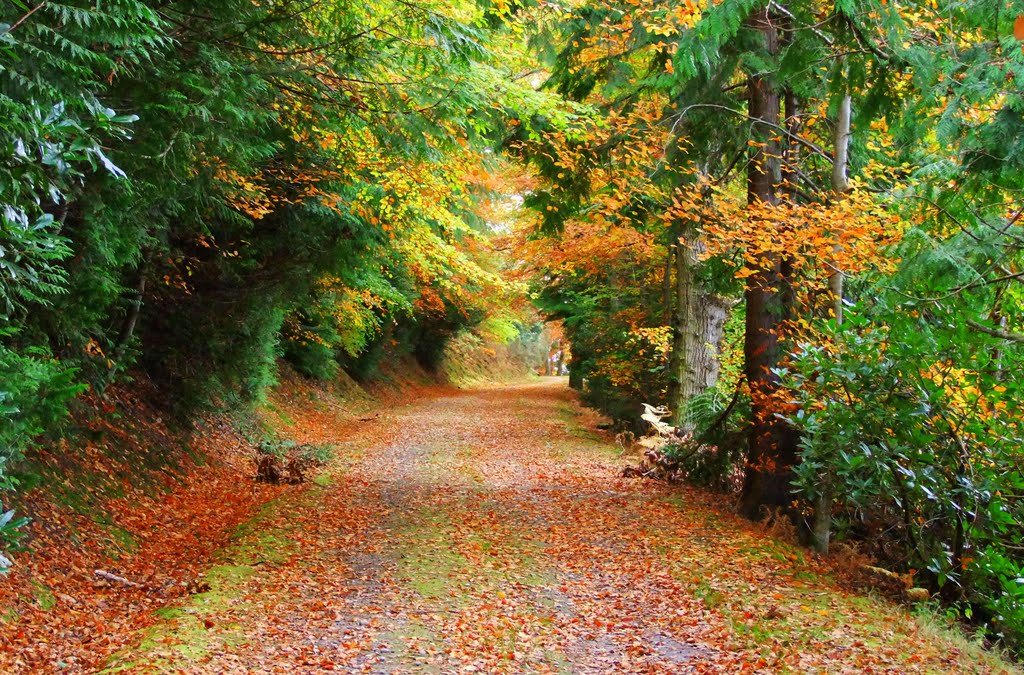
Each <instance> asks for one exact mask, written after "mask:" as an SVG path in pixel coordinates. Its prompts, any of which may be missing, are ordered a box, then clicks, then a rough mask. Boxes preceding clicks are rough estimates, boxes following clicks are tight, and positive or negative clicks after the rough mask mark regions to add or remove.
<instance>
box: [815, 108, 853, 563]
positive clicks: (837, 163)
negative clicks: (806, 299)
mask: <svg viewBox="0 0 1024 675" xmlns="http://www.w3.org/2000/svg"><path fill="white" fill-rule="evenodd" d="M852 109H853V105H852V99H851V97H850V94H849V93H846V94H844V95H843V98H842V100H841V101H840V103H839V116H838V118H837V119H836V128H835V137H834V139H833V146H834V149H835V154H834V157H833V162H832V191H833V192H835V194H836V199H842V198H843V195H844V194H846V193H847V192H849V190H850V181H849V178H848V177H847V173H848V171H849V164H850V119H851V117H852ZM841 250H842V249H841V246H840V245H839V244H838V243H836V244H835V246H833V252H834V253H835V254H838V253H839V252H840V251H841ZM831 264H832V273H831V274H830V275H829V278H828V288H829V292H830V295H831V296H832V314H833V318H834V319H835V325H836V330H837V331H838V330H839V328H840V327H842V325H843V276H844V275H843V270H842V268H841V267H840V265H839V262H838V261H837V260H835V259H833V260H832V263H831ZM834 481H835V476H833V475H832V470H831V468H830V467H829V466H827V465H826V466H824V467H823V468H822V470H821V475H820V476H819V477H818V494H817V499H815V504H814V522H813V524H812V525H811V540H812V543H813V545H814V549H815V550H816V551H818V553H821V554H822V555H827V554H828V547H829V542H830V540H831V539H832V496H833V492H834V490H835V487H834V485H833V483H834Z"/></svg>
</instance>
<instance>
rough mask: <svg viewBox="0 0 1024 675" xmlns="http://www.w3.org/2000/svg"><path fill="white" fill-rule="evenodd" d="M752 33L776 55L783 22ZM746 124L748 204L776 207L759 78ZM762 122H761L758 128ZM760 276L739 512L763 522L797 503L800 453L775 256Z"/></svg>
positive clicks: (773, 106)
mask: <svg viewBox="0 0 1024 675" xmlns="http://www.w3.org/2000/svg"><path fill="white" fill-rule="evenodd" d="M748 25H750V26H751V27H752V28H754V29H756V30H757V31H759V32H760V33H761V36H762V39H763V40H764V42H763V44H764V48H765V51H766V52H767V53H768V54H776V53H777V52H778V47H779V28H778V22H775V21H773V20H772V17H771V15H770V14H769V11H768V8H767V7H766V8H763V9H759V10H757V11H756V12H755V13H754V14H753V15H752V16H751V17H750V19H749V20H748ZM747 90H748V94H749V103H748V105H749V116H750V118H751V120H752V121H753V135H754V140H755V141H757V144H756V145H755V146H752V148H751V152H752V157H751V160H750V163H749V165H748V170H747V199H748V202H750V203H751V204H757V203H766V204H777V203H778V198H777V194H776V189H777V186H778V185H779V184H780V182H781V166H780V162H779V158H780V156H781V150H780V148H779V146H778V142H777V140H776V139H777V138H778V134H779V132H778V126H779V105H780V101H779V92H778V90H777V89H776V88H775V86H774V85H773V83H772V82H771V81H770V80H769V79H768V78H766V77H764V76H762V75H754V76H751V77H750V79H749V81H748V84H747ZM758 122H761V123H760V124H758ZM755 267H756V268H757V272H756V273H755V274H753V275H752V276H750V277H748V283H747V288H746V290H745V292H744V297H745V299H746V303H747V307H746V327H745V330H744V344H743V356H744V374H745V375H746V379H747V383H748V386H749V387H750V396H751V413H752V414H751V417H752V419H751V429H750V436H749V453H748V457H747V472H746V476H745V478H744V484H743V494H742V496H741V498H740V511H741V512H742V513H743V514H744V515H745V516H747V517H748V518H758V517H759V516H761V515H762V507H768V508H773V507H787V506H788V505H789V503H790V501H791V496H792V487H791V480H792V466H793V464H794V463H795V462H796V458H797V452H796V450H797V447H796V435H795V433H794V431H793V430H792V429H791V428H790V427H789V426H788V425H787V424H786V423H785V422H783V421H782V420H780V419H779V418H778V417H776V416H775V413H776V412H777V411H776V407H775V401H774V400H773V396H774V394H775V392H776V391H777V390H778V377H777V376H776V375H775V374H774V373H773V372H772V369H773V368H775V367H776V366H777V365H778V361H779V351H780V345H779V332H780V330H781V328H782V322H783V320H784V319H785V318H786V317H785V314H786V307H785V305H786V303H784V302H783V299H782V289H783V285H784V283H785V282H786V280H785V279H783V275H782V263H781V261H780V260H779V257H778V256H777V255H774V254H760V255H759V256H758V258H757V260H756V262H755Z"/></svg>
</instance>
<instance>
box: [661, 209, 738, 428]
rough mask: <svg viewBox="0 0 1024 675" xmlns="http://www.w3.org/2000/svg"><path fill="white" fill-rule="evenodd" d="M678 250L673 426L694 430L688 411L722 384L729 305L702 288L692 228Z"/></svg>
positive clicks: (672, 366) (671, 390) (671, 395)
mask: <svg viewBox="0 0 1024 675" xmlns="http://www.w3.org/2000/svg"><path fill="white" fill-rule="evenodd" d="M675 248H676V255H675V268H676V278H675V282H676V283H675V303H674V304H675V307H674V312H673V313H672V319H673V320H672V356H671V362H670V364H669V367H670V373H671V378H670V384H669V408H670V409H671V410H672V411H673V412H672V424H673V425H674V426H677V427H681V428H683V429H685V430H687V431H692V430H693V428H692V424H691V423H690V421H689V420H688V419H687V416H686V408H687V405H688V404H689V402H690V400H691V399H693V397H694V396H697V395H698V394H700V393H702V392H703V391H704V390H706V389H707V388H708V387H712V386H714V384H715V382H717V381H718V365H719V364H718V347H719V344H720V343H721V341H722V330H723V329H724V327H725V320H726V318H727V317H728V312H729V304H728V302H727V301H725V300H724V299H722V298H718V297H716V296H713V295H712V294H710V293H708V292H706V291H704V289H702V288H701V287H700V282H699V281H698V280H697V275H696V269H697V265H698V264H699V260H698V253H699V243H698V242H697V235H696V233H694V231H693V230H692V229H691V228H688V229H687V230H685V232H684V236H683V237H682V238H681V239H680V241H679V242H678V244H677V245H676V247H675Z"/></svg>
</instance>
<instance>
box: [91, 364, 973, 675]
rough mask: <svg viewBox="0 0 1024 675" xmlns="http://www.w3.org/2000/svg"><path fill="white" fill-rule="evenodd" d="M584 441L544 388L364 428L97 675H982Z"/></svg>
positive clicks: (951, 649)
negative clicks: (634, 475)
mask: <svg viewBox="0 0 1024 675" xmlns="http://www.w3.org/2000/svg"><path fill="white" fill-rule="evenodd" d="M593 423H594V418H593V416H592V415H591V414H590V413H588V412H586V411H584V410H583V409H581V408H580V407H579V406H578V404H577V403H576V402H575V399H574V397H573V395H572V394H571V393H570V392H569V390H568V389H566V388H565V386H564V381H559V380H554V379H544V380H541V381H540V382H536V383H529V384H523V385H515V386H504V387H494V388H484V389H476V390H470V391H465V392H458V393H453V394H450V395H444V396H441V397H437V398H429V399H422V400H419V401H416V402H414V403H411V404H407V405H404V406H401V407H398V408H396V409H393V410H390V411H388V412H386V413H384V414H382V415H381V416H379V417H377V418H375V419H373V420H369V421H367V422H366V423H365V424H364V425H363V426H362V427H361V428H360V430H359V431H357V432H356V433H355V434H354V435H348V436H347V437H345V438H335V439H333V441H334V442H335V443H336V444H337V445H338V446H339V447H338V451H337V454H336V458H335V460H334V461H333V462H332V463H331V464H330V466H329V467H328V468H327V470H326V471H325V472H324V473H323V474H321V475H320V476H319V477H318V478H317V479H316V480H315V481H314V482H313V483H311V484H309V485H308V486H307V487H305V488H303V489H298V490H294V491H290V492H288V493H285V494H284V495H283V496H282V497H280V498H278V499H277V500H275V501H274V502H272V503H271V504H270V505H268V507H267V508H266V509H264V511H263V513H262V514H261V515H260V516H258V517H257V518H256V519H254V520H253V521H252V522H250V523H249V524H248V525H247V526H246V527H245V528H244V531H242V532H240V533H239V535H238V538H237V540H236V543H235V545H233V546H232V547H231V548H229V549H227V550H225V551H223V552H222V554H221V556H220V557H219V563H220V564H218V565H217V566H215V567H213V568H211V569H210V570H209V571H208V574H207V577H206V582H207V583H208V584H209V589H208V590H207V591H206V592H201V593H198V594H196V595H193V596H191V597H190V598H189V599H188V600H187V601H186V602H185V603H184V604H182V605H180V606H178V607H176V608H172V609H165V610H161V615H162V616H161V620H160V621H159V622H158V623H157V624H156V625H155V626H152V627H150V628H149V629H148V630H147V631H146V633H145V634H144V635H143V636H141V637H140V639H139V641H138V642H137V645H136V646H135V647H133V648H132V649H130V650H127V651H124V652H121V653H120V654H118V655H117V656H116V657H115V658H114V659H113V660H112V661H111V662H110V668H109V670H108V672H188V673H256V672H260V673H277V672H280V673H320V672H329V671H335V672H348V673H358V672H367V673H464V672H481V673H549V672H551V673H613V672H619V673H682V672H725V673H735V672H787V671H792V672H800V673H809V672H851V673H853V672H856V673H863V672H937V671H945V672H949V671H953V672H971V671H979V672H988V670H986V668H988V667H987V666H983V665H981V664H971V663H968V662H966V660H965V659H966V653H965V652H963V651H962V650H960V649H958V648H957V647H956V646H955V645H954V644H951V643H950V642H949V641H948V640H947V639H946V638H944V637H941V636H939V635H938V634H937V633H936V631H935V630H933V629H931V628H927V627H921V626H920V625H918V623H917V622H916V621H915V620H914V619H913V618H911V617H910V616H909V615H907V614H906V613H905V611H904V610H902V609H900V608H897V607H895V606H892V605H889V604H888V603H884V602H881V601H877V600H870V599H867V598H863V597H858V596H855V595H849V594H846V593H844V592H842V591H841V590H839V589H837V588H836V587H835V586H834V584H832V583H831V582H830V581H829V580H828V579H827V576H826V575H825V573H824V572H823V570H822V569H820V568H818V567H817V566H816V565H815V564H814V563H813V561H811V560H810V559H809V558H808V556H807V554H806V553H804V552H803V551H801V550H799V549H797V548H794V547H791V546H789V545H786V544H784V543H781V542H778V541H775V540H773V539H771V538H770V537H767V536H766V535H765V534H764V533H762V532H760V531H758V530H757V529H756V528H754V527H751V526H749V525H747V524H745V523H743V522H741V521H739V520H737V519H736V518H734V517H733V516H731V515H729V514H728V513H727V512H725V511H723V510H719V509H716V508H715V507H714V506H713V504H712V503H711V500H712V499H713V498H712V497H709V496H707V495H704V494H703V493H700V492H697V491H692V490H686V489H680V488H675V487H669V486H665V485H662V484H659V483H656V482H653V481H645V480H641V479H623V478H620V477H619V474H618V469H619V468H620V467H621V465H622V463H623V460H622V459H621V458H619V457H618V448H617V447H616V446H615V445H614V444H613V443H611V442H610V440H609V439H608V438H605V437H603V436H602V435H599V434H597V433H596V432H594V431H592V429H591V426H592V424H593ZM319 440H321V441H323V440H330V439H319Z"/></svg>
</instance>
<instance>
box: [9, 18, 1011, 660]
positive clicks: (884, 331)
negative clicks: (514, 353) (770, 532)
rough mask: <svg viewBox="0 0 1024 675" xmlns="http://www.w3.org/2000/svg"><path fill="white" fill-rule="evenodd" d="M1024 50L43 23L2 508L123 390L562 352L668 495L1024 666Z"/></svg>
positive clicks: (949, 37) (653, 28) (975, 44)
mask: <svg viewBox="0 0 1024 675" xmlns="http://www.w3.org/2000/svg"><path fill="white" fill-rule="evenodd" d="M1017 14H1018V12H1016V11H1013V10H1012V8H1011V7H1009V6H1007V5H1006V4H1005V3H1002V2H1000V1H999V0H932V1H930V2H922V3H915V2H891V1H890V2H886V1H884V0H881V1H876V0H841V1H839V2H835V3H821V2H804V1H800V0H794V1H791V2H775V1H772V2H763V1H760V0H719V1H718V2H713V3H706V2H693V1H692V0H685V1H680V2H660V1H654V0H623V1H622V2H618V1H616V0H570V1H569V2H565V3H553V2H546V1H544V0H536V1H535V0H523V1H519V0H511V1H507V0H493V1H492V0H479V1H478V2H474V1H473V0H465V1H454V2H440V1H433V0H430V1H427V2H418V1H415V0H414V1H405V0H373V1H371V2H348V1H347V0H260V1H256V2H253V1H251V0H245V1H243V0H215V1H213V2H210V1H205V2H199V1H194V0H166V1H162V2H148V1H145V0H102V1H99V0H65V1H63V2H50V1H39V0H11V1H9V2H7V3H5V4H4V6H3V8H2V9H0V152H2V156H0V201H2V204H3V213H2V219H3V220H2V223H3V224H2V230H0V479H2V480H3V487H4V488H5V489H7V490H17V488H18V470H19V466H20V465H21V463H22V462H23V460H24V457H25V453H26V452H30V450H31V448H32V447H34V446H36V445H39V444H45V443H48V442H52V441H53V440H54V439H56V438H59V437H60V436H61V434H66V433H73V429H72V428H71V427H69V426H67V420H68V419H69V418H68V415H69V413H70V412H73V410H74V409H75V406H76V402H77V401H79V400H81V398H82V397H97V396H98V397H102V396H103V395H104V392H105V391H107V389H108V388H110V387H114V386H122V385H124V386H128V387H130V386H131V382H132V381H133V380H140V379H146V380H148V381H151V382H152V383H154V385H155V386H156V387H157V388H158V390H159V391H160V392H161V395H162V396H163V397H164V399H165V400H166V402H167V403H166V405H167V409H168V411H173V413H174V414H175V415H176V416H178V417H179V418H180V419H182V420H187V419H189V416H190V415H193V414H195V413H196V411H200V410H208V409H211V408H218V409H223V408H232V409H241V410H244V409H245V408H246V407H247V406H251V405H253V404H254V403H256V402H258V401H260V400H261V397H262V396H263V395H264V394H265V392H266V391H267V389H268V387H270V386H272V385H273V383H274V381H275V373H276V372H277V369H278V368H279V364H280V363H281V362H282V360H283V361H286V362H289V363H290V364H291V365H292V367H294V368H295V369H296V370H298V371H299V372H300V373H302V374H303V375H305V376H308V377H310V378H315V379H320V380H330V379H331V378H333V377H334V376H335V375H336V374H337V373H338V372H339V370H344V371H346V372H347V373H349V374H351V375H354V376H356V377H357V378H370V377H372V375H373V373H374V372H375V369H376V368H377V366H378V365H379V364H380V362H381V360H382V359H389V358H394V357H395V355H397V354H411V355H414V356H415V357H416V359H417V360H419V361H420V363H422V364H423V365H425V366H427V367H432V366H436V365H437V363H438V359H439V358H440V355H441V353H442V352H443V350H444V348H445V346H446V345H447V344H448V343H449V341H450V340H452V339H453V338H456V337H458V336H467V335H471V336H475V339H479V340H486V341H489V342H492V343H510V342H514V341H528V340H530V339H535V338H536V335H537V333H538V331H539V327H538V325H537V317H538V316H539V317H541V318H542V319H544V320H546V321H549V322H553V323H554V324H556V325H557V326H558V328H557V330H559V331H562V332H564V341H563V343H560V344H559V347H560V348H561V347H564V346H567V347H568V349H567V350H566V351H567V352H571V357H570V358H571V360H570V361H569V379H570V384H571V385H572V386H573V387H574V388H576V389H578V390H579V391H580V392H581V394H582V396H583V398H584V400H585V401H587V402H588V404H590V405H592V406H594V407H595V408H597V409H599V410H601V411H602V412H604V413H605V414H607V415H608V416H609V417H611V418H612V419H613V420H615V422H616V424H617V425H618V428H619V429H621V430H629V431H633V432H643V431H647V430H648V428H649V425H648V424H647V423H646V422H643V421H642V419H641V413H642V412H643V408H642V404H644V403H647V404H650V405H653V406H664V407H665V410H666V411H667V416H669V417H670V419H667V420H666V422H670V423H671V424H670V425H669V424H659V425H656V429H660V432H659V433H660V435H661V436H662V437H663V438H662V442H661V443H660V444H659V462H660V463H661V464H662V465H664V466H670V467H671V471H670V472H669V473H671V474H672V477H674V478H682V479H685V480H689V481H691V482H694V483H696V484H698V485H702V486H705V487H708V488H711V489H715V490H720V491H723V492H726V493H729V494H733V495H735V497H736V502H737V504H738V508H739V510H740V511H741V512H742V513H743V514H744V515H745V516H747V517H749V518H751V519H755V520H758V519H763V518H766V517H769V518H789V519H791V520H792V521H793V522H794V523H796V526H797V528H798V529H799V530H800V532H801V533H802V536H803V538H804V540H805V542H806V543H807V544H808V545H811V546H813V547H815V548H816V549H817V550H818V551H820V552H822V553H827V552H828V551H829V548H830V544H831V545H832V546H833V547H834V545H835V542H843V544H844V545H856V546H858V547H859V548H860V549H861V550H862V551H864V552H865V553H866V554H868V555H870V556H871V557H872V559H874V560H876V561H878V562H879V563H880V564H882V565H884V566H885V567H887V568H890V569H893V570H895V571H897V572H900V573H905V572H907V571H908V570H915V571H916V575H917V583H918V584H923V585H926V586H928V587H929V588H930V589H932V590H934V591H935V592H937V593H938V594H939V597H941V599H942V601H943V602H944V603H945V606H946V607H947V608H948V611H950V612H952V613H955V614H957V615H959V616H963V617H965V618H968V619H972V620H974V621H975V622H976V623H977V624H978V625H979V626H982V630H985V631H987V632H988V635H990V636H991V637H994V638H1000V639H1002V640H1003V641H1004V644H1005V645H1007V646H1009V647H1010V648H1012V649H1017V650H1019V649H1021V648H1022V646H1024V548H1022V546H1024V542H1022V541H1021V536H1020V532H1021V528H1022V521H1024V454H1022V453H1024V451H1022V448H1024V438H1022V434H1024V430H1022V428H1021V421H1022V414H1024V411H1022V409H1021V405H1022V400H1024V397H1022V394H1024V392H1022V386H1024V370H1022V357H1024V324H1022V312H1021V309H1022V303H1024V293H1022V290H1024V289H1022V286H1021V281H1022V279H1024V270H1022V264H1024V229H1022V223H1024V221H1022V219H1021V217H1022V214H1024V201H1022V191H1024V97H1022V96H1021V93H1020V90H1021V87H1020V82H1021V81H1024V47H1022V40H1024V18H1019V17H1018V16H1017ZM538 312H539V314H538ZM654 468H655V469H656V468H657V467H654ZM22 524H23V521H21V519H19V518H18V517H17V516H16V515H15V514H13V513H8V514H6V515H5V516H4V517H3V518H0V541H6V542H8V543H14V542H15V541H16V539H17V536H18V528H19V526H20V525H22Z"/></svg>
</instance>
